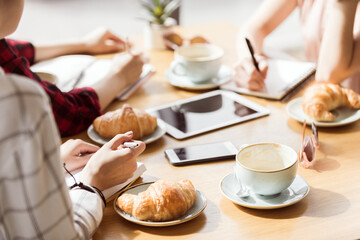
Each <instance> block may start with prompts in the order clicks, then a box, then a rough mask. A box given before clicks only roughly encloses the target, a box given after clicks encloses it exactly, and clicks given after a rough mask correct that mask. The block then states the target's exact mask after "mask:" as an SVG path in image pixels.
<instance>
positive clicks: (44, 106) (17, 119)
mask: <svg viewBox="0 0 360 240" xmlns="http://www.w3.org/2000/svg"><path fill="white" fill-rule="evenodd" d="M0 86H1V87H0V116H1V118H0V162H1V167H0V239H1V240H5V239H74V240H75V239H90V238H91V236H92V235H93V233H94V232H95V230H96V228H97V227H98V226H99V224H100V221H101V218H102V215H103V208H104V204H103V202H102V200H101V198H100V197H99V195H97V194H94V193H91V192H88V191H85V190H82V189H77V190H70V191H69V190H68V187H67V185H66V183H65V177H64V172H63V169H62V166H61V163H60V153H59V149H60V137H59V133H58V131H57V129H56V126H55V121H54V117H53V115H52V114H51V108H50V105H49V99H48V97H47V96H46V94H45V92H44V91H43V89H41V87H40V86H39V85H38V84H36V83H34V82H33V81H31V80H29V79H28V78H24V77H21V76H17V75H14V74H7V75H4V72H3V71H2V69H1V67H0ZM69 193H70V194H69Z"/></svg>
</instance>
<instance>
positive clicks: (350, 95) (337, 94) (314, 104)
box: [302, 83, 360, 122]
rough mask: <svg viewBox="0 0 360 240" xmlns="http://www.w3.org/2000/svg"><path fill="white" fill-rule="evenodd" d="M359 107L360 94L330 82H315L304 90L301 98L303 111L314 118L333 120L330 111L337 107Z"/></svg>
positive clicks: (325, 120) (333, 116)
mask: <svg viewBox="0 0 360 240" xmlns="http://www.w3.org/2000/svg"><path fill="white" fill-rule="evenodd" d="M341 106H345V107H350V108H355V109H359V108H360V96H359V95H358V94H357V93H355V92H354V91H353V90H351V89H348V88H343V87H341V86H339V85H337V84H332V83H316V84H314V85H312V86H310V87H308V88H307V89H306V90H305V93H304V96H303V99H302V109H303V111H304V113H305V114H306V115H307V116H308V117H310V118H312V119H314V120H316V121H319V122H320V121H324V122H332V121H335V118H336V117H335V115H334V114H332V113H331V112H330V111H331V110H334V109H336V108H338V107H341Z"/></svg>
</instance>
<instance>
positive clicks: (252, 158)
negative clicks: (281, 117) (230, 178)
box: [235, 143, 298, 196]
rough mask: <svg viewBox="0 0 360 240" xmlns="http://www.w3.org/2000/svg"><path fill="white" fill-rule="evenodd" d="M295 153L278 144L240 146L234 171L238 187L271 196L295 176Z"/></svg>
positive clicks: (280, 190) (283, 188) (286, 185)
mask: <svg viewBox="0 0 360 240" xmlns="http://www.w3.org/2000/svg"><path fill="white" fill-rule="evenodd" d="M297 162H298V155H297V153H296V152H295V151H294V150H293V149H292V148H290V147H288V146H286V145H283V144H278V143H258V144H252V145H247V146H244V147H243V148H241V149H240V151H239V152H238V153H237V155H236V166H235V174H236V178H237V180H238V181H239V184H240V186H245V187H246V188H248V189H249V190H250V191H252V192H254V193H256V194H260V195H266V196H267V195H275V194H278V193H281V192H282V191H283V190H285V189H286V188H288V187H289V186H290V185H291V183H292V182H293V181H294V179H295V177H296V172H297V168H298V164H297Z"/></svg>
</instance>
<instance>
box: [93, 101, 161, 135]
mask: <svg viewBox="0 0 360 240" xmlns="http://www.w3.org/2000/svg"><path fill="white" fill-rule="evenodd" d="M93 125H94V129H95V130H96V132H98V133H99V134H100V136H102V137H104V138H113V137H114V136H115V135H117V134H119V133H126V132H128V131H133V133H134V136H133V138H134V139H140V138H142V137H143V136H145V135H148V134H151V133H153V132H154V131H155V128H156V126H157V119H156V117H155V116H151V115H150V114H148V113H146V112H145V111H142V110H138V109H135V108H132V107H130V105H128V104H124V105H123V106H122V108H120V109H118V110H116V111H112V112H107V113H106V114H104V115H102V116H99V117H97V118H96V119H95V120H94V122H93Z"/></svg>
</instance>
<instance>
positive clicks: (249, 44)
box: [245, 38, 260, 72]
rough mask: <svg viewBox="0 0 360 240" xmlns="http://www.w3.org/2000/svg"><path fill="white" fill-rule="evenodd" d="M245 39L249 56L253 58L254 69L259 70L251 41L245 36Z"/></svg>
mask: <svg viewBox="0 0 360 240" xmlns="http://www.w3.org/2000/svg"><path fill="white" fill-rule="evenodd" d="M245 41H246V45H247V46H248V48H249V51H250V54H251V58H252V60H253V63H254V66H255V68H256V70H258V72H260V69H259V64H258V62H257V61H256V59H255V56H254V49H253V47H252V45H251V42H250V40H249V39H247V38H245Z"/></svg>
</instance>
